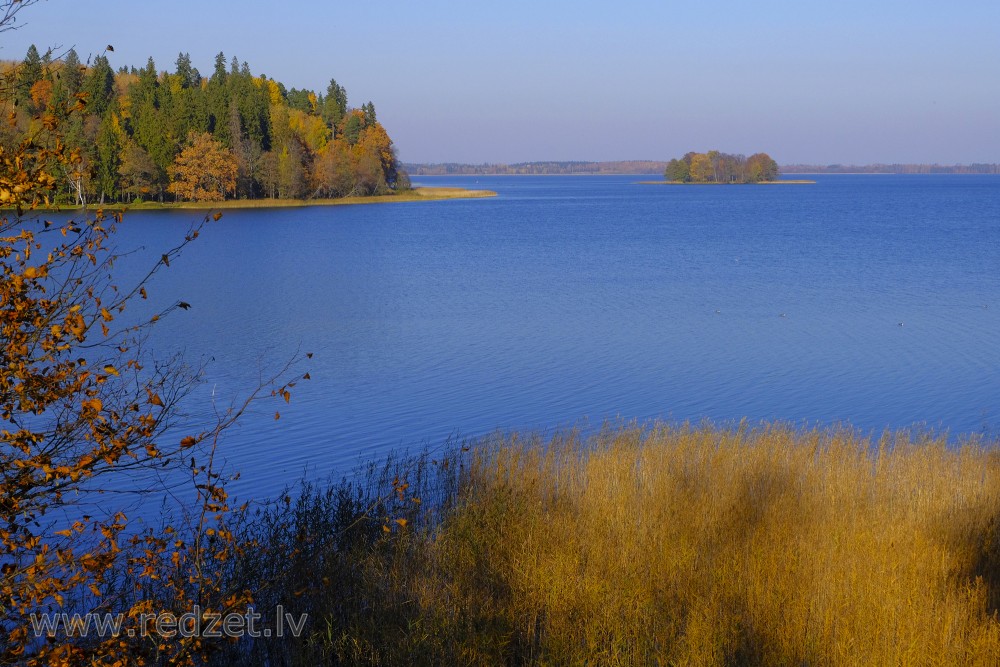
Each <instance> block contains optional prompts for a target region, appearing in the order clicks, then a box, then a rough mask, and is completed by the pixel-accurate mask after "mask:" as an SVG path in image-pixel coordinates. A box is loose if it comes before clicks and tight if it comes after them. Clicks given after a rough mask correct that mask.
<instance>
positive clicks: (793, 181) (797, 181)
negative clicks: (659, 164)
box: [637, 179, 816, 185]
mask: <svg viewBox="0 0 1000 667" xmlns="http://www.w3.org/2000/svg"><path fill="white" fill-rule="evenodd" d="M637 184H638V185H815V184H816V181H809V180H805V179H788V180H783V181H757V182H756V183H715V182H705V183H694V182H690V183H688V182H685V181H637Z"/></svg>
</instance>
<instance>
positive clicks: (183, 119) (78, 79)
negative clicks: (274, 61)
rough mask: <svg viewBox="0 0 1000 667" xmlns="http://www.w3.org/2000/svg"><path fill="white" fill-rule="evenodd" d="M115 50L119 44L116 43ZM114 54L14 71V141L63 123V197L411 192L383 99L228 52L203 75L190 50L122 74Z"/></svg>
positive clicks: (31, 60)
mask: <svg viewBox="0 0 1000 667" xmlns="http://www.w3.org/2000/svg"><path fill="white" fill-rule="evenodd" d="M109 49H111V47H109ZM108 53H109V51H105V52H104V53H102V54H100V55H98V56H96V57H94V58H93V59H92V61H90V62H89V63H86V64H85V63H82V62H81V61H80V58H79V56H78V55H77V53H76V52H75V51H73V50H70V51H68V52H67V53H66V54H65V56H63V57H62V58H59V59H53V58H52V55H51V53H46V54H40V53H39V51H38V50H37V49H36V48H35V47H34V46H32V47H30V48H29V49H28V52H27V54H26V56H25V58H24V60H23V61H22V62H14V63H7V64H6V68H7V69H8V71H10V70H14V71H15V79H14V85H15V90H14V97H15V100H16V106H15V110H14V112H13V113H12V114H11V116H10V118H9V122H6V123H3V124H2V127H0V146H4V147H8V148H9V147H12V146H14V145H17V144H18V143H20V142H23V141H25V140H30V139H31V138H32V137H34V136H36V135H37V134H38V132H39V130H40V129H42V128H44V127H45V126H46V124H52V125H55V124H58V125H59V127H61V128H62V129H63V131H64V132H63V140H64V141H65V142H66V144H67V148H69V149H70V150H71V151H72V152H73V154H74V156H75V160H74V162H73V163H72V165H71V166H68V167H64V168H63V169H62V170H61V172H62V173H61V174H60V177H61V186H60V188H59V195H58V201H59V203H64V204H71V205H80V206H83V205H95V204H108V203H136V202H139V201H156V202H171V201H221V200H223V199H263V198H272V199H308V198H331V197H344V196H365V195H375V194H387V193H389V192H391V191H393V190H396V189H407V188H408V187H409V179H408V178H407V176H406V174H405V173H402V172H400V171H399V170H398V169H397V162H396V155H395V151H394V148H393V145H392V140H391V139H390V138H389V135H388V133H387V132H386V130H385V128H384V127H383V126H382V125H381V124H380V123H379V122H378V120H377V119H376V115H375V105H374V104H372V103H371V102H368V103H366V104H363V105H362V106H361V107H360V108H354V107H351V106H350V105H349V104H348V100H347V91H346V90H344V88H343V86H341V85H339V84H338V83H337V82H336V81H335V80H333V79H331V81H330V84H329V86H328V87H327V89H326V91H325V92H322V93H316V92H314V91H311V90H297V89H295V88H292V89H288V88H286V87H285V86H284V85H283V84H281V83H280V82H278V81H275V80H274V79H271V78H268V77H267V76H265V75H263V74H261V75H254V74H253V73H251V71H250V66H249V64H248V63H246V62H243V63H241V62H240V61H239V60H238V59H237V58H235V57H233V58H232V59H231V60H228V61H227V58H226V56H225V55H224V54H223V53H219V54H218V55H217V56H216V58H215V66H214V69H213V70H212V73H211V74H210V75H209V76H203V75H202V74H201V73H200V72H199V71H198V70H197V69H196V68H195V67H194V66H193V65H192V63H191V58H190V56H189V55H188V54H186V53H181V54H180V55H178V57H177V61H176V62H175V63H174V68H173V72H165V71H159V70H158V69H157V66H156V64H155V63H154V62H153V59H152V58H150V59H149V60H148V62H147V63H146V65H145V66H143V67H141V68H136V67H120V68H119V69H117V70H115V69H114V68H113V67H112V64H111V62H110V61H109V58H108Z"/></svg>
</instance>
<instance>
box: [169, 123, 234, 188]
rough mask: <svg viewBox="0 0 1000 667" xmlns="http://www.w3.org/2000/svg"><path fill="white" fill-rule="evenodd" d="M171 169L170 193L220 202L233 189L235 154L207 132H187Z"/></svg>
mask: <svg viewBox="0 0 1000 667" xmlns="http://www.w3.org/2000/svg"><path fill="white" fill-rule="evenodd" d="M188 144H189V145H188V147H187V148H185V149H184V150H182V151H181V152H180V154H179V155H178V156H177V159H175V160H174V164H173V166H172V167H171V169H170V176H171V178H172V179H173V181H172V182H171V183H170V186H169V187H168V188H167V189H168V190H169V191H170V192H172V193H173V194H175V195H177V196H178V197H181V198H182V199H188V200H191V201H222V200H223V199H225V198H226V195H227V194H228V193H231V192H234V191H235V190H236V172H237V164H236V157H235V156H234V155H233V153H232V151H230V150H229V149H228V148H226V147H225V146H223V145H222V144H221V143H220V142H218V141H216V140H215V139H213V138H212V135H210V134H208V133H207V132H197V133H196V132H192V133H191V134H189V135H188Z"/></svg>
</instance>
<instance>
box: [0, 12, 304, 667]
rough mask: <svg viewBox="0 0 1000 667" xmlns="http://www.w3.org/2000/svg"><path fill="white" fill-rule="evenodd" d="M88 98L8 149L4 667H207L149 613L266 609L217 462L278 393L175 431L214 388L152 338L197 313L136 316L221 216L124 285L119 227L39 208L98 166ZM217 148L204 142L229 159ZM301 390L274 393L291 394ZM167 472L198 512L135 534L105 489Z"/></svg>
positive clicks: (1, 304) (3, 238) (198, 652)
mask: <svg viewBox="0 0 1000 667" xmlns="http://www.w3.org/2000/svg"><path fill="white" fill-rule="evenodd" d="M2 11H3V10H2V7H0V16H2ZM85 98H86V95H80V96H78V98H77V99H76V100H74V101H73V102H74V103H73V105H72V106H70V105H68V104H67V105H66V108H63V109H60V110H47V111H44V112H41V115H40V116H39V118H38V119H37V120H38V121H39V125H40V126H41V127H44V128H45V129H44V131H41V132H39V133H38V134H36V135H35V136H33V137H31V138H28V139H26V140H24V141H23V142H21V143H20V144H18V145H16V146H14V147H7V148H4V147H2V146H0V206H2V208H3V209H4V210H5V211H6V213H4V214H2V215H0V258H2V266H0V418H2V419H3V422H4V423H3V426H2V427H0V665H7V664H24V665H76V664H81V665H82V664H88V665H89V664H102V665H104V664H107V665H112V664H114V665H125V664H128V665H146V664H150V665H151V664H178V665H183V664H197V663H198V662H200V661H202V660H203V659H204V657H205V656H206V655H207V654H208V653H209V652H211V651H212V650H213V644H212V643H211V641H209V640H207V639H205V638H204V637H203V636H201V635H198V634H189V633H186V634H185V635H181V634H179V633H174V634H157V633H156V632H150V626H149V618H150V615H157V614H159V615H162V614H164V613H165V612H170V613H172V614H173V615H174V617H175V618H179V617H181V615H183V614H191V613H195V614H201V616H202V617H205V616H207V615H209V614H216V613H228V612H231V611H235V612H238V611H245V610H246V609H247V605H248V604H250V602H251V601H252V595H251V593H250V592H248V591H244V590H230V589H229V588H227V586H229V585H230V584H227V583H226V581H227V580H226V578H225V567H226V563H227V562H229V561H230V560H231V559H232V558H234V557H235V556H238V555H240V553H241V552H242V550H243V548H244V545H241V544H238V543H237V541H236V540H235V538H234V537H233V533H232V532H231V530H230V526H231V523H230V521H231V520H232V516H233V514H234V512H233V510H231V509H230V507H229V504H228V502H229V501H228V497H227V495H226V491H225V489H224V484H223V477H222V476H221V474H220V473H219V472H218V471H217V470H215V469H214V467H213V463H212V462H213V460H214V453H215V448H216V446H217V445H218V440H219V436H220V434H221V433H222V432H223V430H224V429H225V428H227V427H228V426H229V425H230V424H232V423H233V421H234V420H235V419H236V418H237V417H238V416H239V415H240V413H241V412H242V411H243V410H244V409H245V408H246V407H247V405H248V404H249V402H250V401H252V400H255V399H256V398H257V397H258V396H262V395H264V394H263V392H264V389H265V388H266V387H268V386H275V384H272V385H267V383H265V384H263V385H261V387H260V388H258V389H257V390H256V391H255V392H253V393H251V394H250V396H249V397H248V398H247V400H246V402H244V403H242V404H238V405H237V406H236V407H234V408H233V409H231V410H229V411H226V412H224V413H222V414H221V415H219V417H218V420H217V421H216V422H215V423H212V424H209V425H208V426H207V427H206V428H203V429H200V430H195V431H194V432H189V433H184V432H178V431H177V430H176V428H175V429H174V430H170V429H171V427H172V426H176V425H175V424H173V422H174V421H175V416H176V409H177V406H178V404H179V401H181V399H182V398H183V397H184V396H185V394H186V393H187V391H188V390H189V389H190V388H191V387H192V386H193V383H194V382H196V380H197V376H196V374H195V373H192V372H191V371H189V370H188V369H187V368H186V366H185V365H183V363H182V362H181V361H180V360H178V359H173V360H157V359H155V358H153V357H152V356H151V355H150V354H149V353H147V352H145V351H144V348H143V341H144V340H145V339H146V337H147V336H146V334H147V333H148V331H149V328H150V327H151V326H153V325H154V324H155V322H157V321H158V320H160V319H161V318H162V317H163V316H164V315H166V314H167V313H169V312H171V311H174V310H176V309H186V308H188V307H189V306H188V304H186V303H183V302H177V303H174V304H171V305H167V306H166V307H164V308H160V309H155V308H154V309H153V310H152V311H151V313H152V314H147V315H145V316H138V315H136V316H132V317H131V318H130V313H132V312H134V310H135V309H133V310H126V309H127V307H128V306H129V305H130V304H134V303H136V302H138V301H142V300H145V299H147V298H149V294H148V293H147V286H148V285H147V283H148V280H149V278H151V277H152V276H153V274H155V273H156V272H157V271H160V270H162V269H164V268H166V267H169V266H170V262H171V260H173V259H174V258H175V257H176V255H177V254H178V253H179V252H180V251H181V249H182V248H183V247H184V246H185V245H186V244H187V243H190V242H191V241H193V240H194V239H195V238H196V237H197V236H198V234H199V232H200V230H201V227H202V225H204V224H205V223H206V222H207V221H208V219H207V218H206V220H205V221H203V222H202V223H200V224H198V225H195V226H193V227H192V228H191V229H190V230H189V232H188V233H187V235H186V236H185V237H184V238H183V240H182V241H180V242H179V244H178V245H177V246H175V247H174V248H172V249H170V250H168V251H167V252H166V253H164V254H163V255H162V256H161V257H160V258H159V260H158V261H156V262H155V263H154V264H153V266H151V268H150V271H149V273H148V274H147V275H146V276H145V278H143V279H140V280H138V281H137V282H136V283H135V284H132V285H128V286H125V285H119V284H117V282H116V281H115V279H114V271H113V269H114V264H115V260H116V256H115V254H114V252H113V251H112V250H111V249H110V246H111V243H112V241H113V235H114V233H115V229H116V226H117V225H118V224H119V223H120V221H121V220H120V216H119V215H115V216H106V215H105V214H104V213H102V212H101V211H97V212H96V213H94V214H92V215H86V216H85V217H84V219H78V220H68V221H64V222H59V221H49V220H44V219H42V218H41V217H40V216H39V215H38V213H37V212H36V211H35V209H36V208H37V207H38V206H39V205H43V204H45V203H47V202H48V201H49V200H50V198H51V196H52V195H53V193H54V191H55V189H56V187H57V178H56V177H55V176H53V174H54V173H59V172H60V171H62V170H66V169H72V168H73V167H74V165H75V164H77V163H78V162H79V161H80V159H81V158H80V156H79V154H78V153H76V152H73V151H70V150H68V149H67V148H66V144H65V143H64V142H63V140H62V138H61V137H60V136H59V133H58V129H59V124H60V120H59V118H62V117H65V116H66V115H67V114H69V115H72V114H73V113H79V112H80V111H81V110H82V109H83V107H84V101H85ZM11 115H13V114H11ZM12 122H13V121H12ZM206 143H207V142H205V141H204V139H203V138H199V137H196V138H195V142H194V144H193V145H194V146H199V147H201V148H203V149H204V152H205V153H211V152H212V151H213V150H215V149H214V147H212V146H210V145H209V146H208V147H207V148H205V147H206ZM215 159H216V160H218V161H220V162H223V163H225V162H226V159H225V156H218V155H216V156H215ZM219 169H220V170H223V168H222V167H219ZM233 169H235V167H233ZM224 171H225V173H226V174H228V173H230V172H229V167H228V166H226V167H225V169H224ZM182 177H184V176H183V172H182ZM201 178H202V177H198V178H197V179H195V180H196V182H197V183H198V184H197V185H195V186H193V187H194V190H193V191H191V192H193V193H194V194H197V192H198V190H199V189H206V190H208V191H212V192H218V191H219V190H220V189H224V188H225V187H227V185H226V183H228V182H229V181H227V180H226V178H228V176H221V177H216V178H217V179H218V180H217V181H216V182H215V183H214V185H209V186H208V187H207V188H206V186H205V185H204V184H205V181H204V180H201ZM217 218H218V215H216V219H217ZM285 370H287V367H286V369H285ZM282 372H284V371H282ZM277 377H278V376H275V378H273V379H274V380H276V378H277ZM276 384H280V383H276ZM292 384H293V383H288V384H285V385H284V386H281V387H279V388H276V389H273V391H271V392H270V393H271V394H272V395H273V394H277V395H279V396H280V397H281V398H284V399H285V400H288V395H289V394H288V388H289V387H290V386H292ZM154 468H155V469H156V470H157V471H163V470H164V469H167V470H171V469H172V470H175V471H177V472H178V473H179V474H183V475H184V476H186V477H187V478H189V479H191V480H192V482H193V490H192V492H191V502H190V505H189V513H188V514H187V515H186V516H182V517H176V519H177V523H175V524H174V526H173V527H172V526H169V525H168V526H165V527H161V528H159V529H157V530H152V529H141V528H140V529H136V528H133V526H132V525H130V523H129V517H128V516H127V515H126V513H125V512H124V511H122V510H121V508H120V507H116V506H114V505H111V504H110V502H109V501H108V500H107V498H106V497H104V496H102V495H99V494H101V493H102V492H103V491H105V490H108V489H115V490H116V491H122V490H128V489H129V488H130V487H132V488H134V487H135V486H136V485H137V484H139V481H138V480H141V479H143V478H142V474H143V471H147V470H150V469H154ZM84 503H86V505H85V504H84ZM95 505H96V506H97V507H98V508H100V511H94V510H93V509H92V507H93V506H95ZM62 611H71V612H74V611H78V612H84V611H86V612H92V613H107V614H115V615H116V617H117V618H118V621H119V625H118V627H117V630H116V631H115V632H114V633H112V634H105V635H104V636H90V637H81V636H73V635H72V634H71V633H67V632H66V628H62V630H61V632H60V631H57V632H53V633H49V634H48V635H46V634H45V633H40V631H39V625H38V623H39V619H42V618H46V617H47V618H49V619H51V618H53V617H52V616H51V615H52V614H55V613H58V612H62ZM46 615H48V616H46ZM144 615H146V616H144Z"/></svg>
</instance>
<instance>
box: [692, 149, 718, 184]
mask: <svg viewBox="0 0 1000 667" xmlns="http://www.w3.org/2000/svg"><path fill="white" fill-rule="evenodd" d="M690 171H691V180H692V181H694V182H695V183H707V182H708V181H710V180H712V177H713V176H714V172H713V170H712V160H711V159H709V157H708V156H707V155H705V154H704V153H696V154H695V155H694V156H693V157H692V158H691V166H690Z"/></svg>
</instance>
